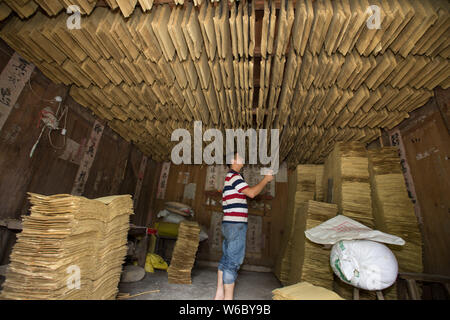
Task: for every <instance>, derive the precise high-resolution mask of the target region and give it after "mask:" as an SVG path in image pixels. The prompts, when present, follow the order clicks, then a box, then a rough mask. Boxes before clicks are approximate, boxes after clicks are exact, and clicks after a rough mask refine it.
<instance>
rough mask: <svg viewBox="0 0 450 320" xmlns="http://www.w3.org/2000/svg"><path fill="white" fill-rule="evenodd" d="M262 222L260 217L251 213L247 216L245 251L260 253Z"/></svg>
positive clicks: (261, 247) (261, 246)
mask: <svg viewBox="0 0 450 320" xmlns="http://www.w3.org/2000/svg"><path fill="white" fill-rule="evenodd" d="M262 223H263V220H262V217H260V216H253V215H249V216H248V229H247V243H246V251H247V252H249V253H259V254H260V253H262V249H263V245H262V244H263V238H262V237H263V232H262Z"/></svg>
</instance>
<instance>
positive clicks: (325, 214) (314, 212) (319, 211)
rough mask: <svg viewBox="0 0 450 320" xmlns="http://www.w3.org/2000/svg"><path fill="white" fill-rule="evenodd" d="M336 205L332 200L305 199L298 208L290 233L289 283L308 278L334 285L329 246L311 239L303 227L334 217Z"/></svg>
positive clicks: (325, 285) (310, 280) (322, 285)
mask: <svg viewBox="0 0 450 320" xmlns="http://www.w3.org/2000/svg"><path fill="white" fill-rule="evenodd" d="M336 214H337V206H336V205H335V204H331V203H324V202H317V201H312V200H310V201H308V202H305V203H303V204H302V205H301V206H300V208H299V215H298V219H297V220H296V221H295V227H294V233H293V235H292V256H291V261H290V262H291V265H290V270H289V279H288V284H295V283H297V282H299V281H307V282H310V283H311V284H314V285H318V286H321V287H324V288H327V289H330V290H331V289H332V288H333V271H332V270H331V267H330V250H325V249H323V246H322V245H319V244H316V243H313V242H311V241H310V240H309V239H307V238H306V237H305V230H306V229H310V228H314V227H316V226H318V225H319V224H321V223H323V222H325V221H327V220H329V219H331V218H333V217H335V216H336Z"/></svg>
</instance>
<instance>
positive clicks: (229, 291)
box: [214, 153, 273, 300]
mask: <svg viewBox="0 0 450 320" xmlns="http://www.w3.org/2000/svg"><path fill="white" fill-rule="evenodd" d="M243 163H244V161H243V159H242V158H241V157H240V156H239V154H238V153H235V154H234V157H233V160H232V161H231V165H230V171H228V173H227V175H226V178H225V183H224V187H223V196H222V206H223V221H222V234H223V236H224V240H223V244H222V258H221V259H220V262H219V268H218V271H217V291H216V296H215V297H214V300H233V294H234V282H235V280H236V277H237V271H238V270H239V268H240V266H241V264H242V262H243V261H244V257H245V243H246V234H247V217H248V207H247V198H246V197H249V198H254V197H256V196H257V195H258V194H259V193H260V192H261V191H262V189H264V187H265V186H266V184H267V183H269V182H270V181H272V180H273V176H272V175H266V176H264V178H263V179H262V180H261V182H260V183H258V184H257V185H255V186H253V187H249V186H248V184H247V183H246V182H245V181H244V179H243V178H242V176H241V174H240V173H239V171H240V170H241V169H242V167H243V166H244V164H243Z"/></svg>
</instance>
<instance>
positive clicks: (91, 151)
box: [72, 121, 104, 196]
mask: <svg viewBox="0 0 450 320" xmlns="http://www.w3.org/2000/svg"><path fill="white" fill-rule="evenodd" d="M103 130H104V126H103V125H102V124H101V123H100V122H98V121H95V122H94V126H93V128H92V131H91V136H90V137H89V140H88V142H87V145H86V147H85V150H84V154H83V158H82V160H81V164H80V167H79V168H78V172H77V175H76V177H75V183H74V185H73V188H72V194H73V195H76V196H81V195H82V194H83V192H84V187H85V186H86V182H87V179H88V177H89V171H90V170H91V167H92V163H93V162H94V159H95V155H96V153H97V149H98V145H99V144H100V139H101V137H102V135H103Z"/></svg>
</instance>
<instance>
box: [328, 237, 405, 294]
mask: <svg viewBox="0 0 450 320" xmlns="http://www.w3.org/2000/svg"><path fill="white" fill-rule="evenodd" d="M330 264H331V268H332V269H333V271H334V273H335V274H336V275H337V276H338V277H339V278H340V279H341V280H342V281H344V282H346V283H348V284H350V285H353V286H355V287H357V288H360V289H364V290H370V291H375V290H383V289H386V288H388V287H390V286H391V285H392V284H393V283H394V282H395V280H396V279H397V273H398V264H397V259H396V258H395V256H394V254H393V253H392V251H391V250H389V248H388V247H386V246H385V245H384V244H382V243H378V242H374V241H368V240H352V241H347V240H343V241H339V242H338V243H336V244H335V245H334V246H333V248H332V249H331V254H330Z"/></svg>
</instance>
